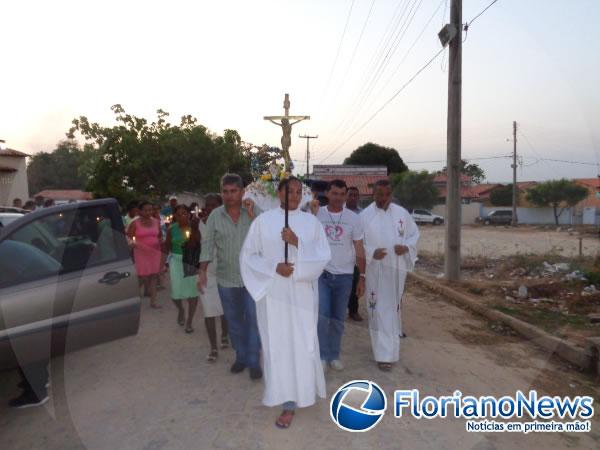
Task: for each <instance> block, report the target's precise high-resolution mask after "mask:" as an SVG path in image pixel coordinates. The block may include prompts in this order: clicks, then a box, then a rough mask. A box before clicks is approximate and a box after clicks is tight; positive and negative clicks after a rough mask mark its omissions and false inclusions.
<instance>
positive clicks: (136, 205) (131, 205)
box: [127, 200, 140, 212]
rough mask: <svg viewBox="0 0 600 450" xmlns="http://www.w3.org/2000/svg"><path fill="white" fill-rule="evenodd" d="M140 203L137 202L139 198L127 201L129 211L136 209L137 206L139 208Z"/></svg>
mask: <svg viewBox="0 0 600 450" xmlns="http://www.w3.org/2000/svg"><path fill="white" fill-rule="evenodd" d="M139 207H140V204H139V203H138V202H137V200H133V201H131V202H129V203H127V212H129V211H132V210H134V209H135V208H139Z"/></svg>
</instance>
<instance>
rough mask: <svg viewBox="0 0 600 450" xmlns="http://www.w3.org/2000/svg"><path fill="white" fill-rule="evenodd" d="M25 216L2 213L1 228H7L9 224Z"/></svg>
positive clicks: (0, 215) (0, 217) (0, 213)
mask: <svg viewBox="0 0 600 450" xmlns="http://www.w3.org/2000/svg"><path fill="white" fill-rule="evenodd" d="M23 216H24V214H19V213H9V212H0V228H2V227H5V226H7V225H8V224H9V223H12V222H14V221H15V220H17V219H20V218H21V217H23Z"/></svg>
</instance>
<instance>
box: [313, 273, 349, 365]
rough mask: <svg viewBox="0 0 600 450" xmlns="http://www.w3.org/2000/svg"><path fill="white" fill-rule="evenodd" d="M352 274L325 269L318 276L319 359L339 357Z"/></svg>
mask: <svg viewBox="0 0 600 450" xmlns="http://www.w3.org/2000/svg"><path fill="white" fill-rule="evenodd" d="M352 275H353V274H351V273H349V274H343V275H334V274H332V273H329V272H327V271H324V272H323V274H322V275H321V276H320V277H319V324H318V328H317V332H318V334H319V348H320V350H321V360H323V361H333V360H334V359H340V348H341V346H342V334H343V333H344V320H345V319H346V308H348V300H349V298H350V291H351V290H352Z"/></svg>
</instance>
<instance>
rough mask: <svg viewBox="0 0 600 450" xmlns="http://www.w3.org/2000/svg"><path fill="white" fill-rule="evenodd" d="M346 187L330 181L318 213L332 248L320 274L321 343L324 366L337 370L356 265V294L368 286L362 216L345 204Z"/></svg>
mask: <svg viewBox="0 0 600 450" xmlns="http://www.w3.org/2000/svg"><path fill="white" fill-rule="evenodd" d="M347 191H348V189H347V187H346V183H345V181H343V180H333V181H331V182H330V183H329V186H328V187H327V191H326V194H327V199H328V205H327V206H325V207H322V208H319V210H318V211H317V213H316V215H317V219H319V221H320V222H321V223H322V224H323V229H324V230H325V235H326V236H327V240H328V242H329V247H330V248H331V261H329V263H328V264H327V266H326V267H325V270H324V271H323V274H322V275H321V277H320V278H319V326H318V332H319V347H320V351H321V361H322V364H323V368H326V367H327V364H329V365H330V366H331V367H332V368H333V369H335V370H343V368H344V366H343V364H342V362H341V361H340V348H341V344H342V335H343V333H344V319H345V318H346V308H348V300H349V298H350V291H351V290H352V278H353V274H354V266H355V265H356V266H358V268H359V274H360V279H359V282H358V285H357V287H356V294H357V296H358V297H361V296H362V294H363V293H364V290H365V278H364V277H365V254H364V247H363V241H362V239H363V228H362V223H361V220H360V217H359V216H358V215H357V214H356V213H354V212H352V211H350V210H349V209H347V208H345V207H344V203H345V202H346V195H347Z"/></svg>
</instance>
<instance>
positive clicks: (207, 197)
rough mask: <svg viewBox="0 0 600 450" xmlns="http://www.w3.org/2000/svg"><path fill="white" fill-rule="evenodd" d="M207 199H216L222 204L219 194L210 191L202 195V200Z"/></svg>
mask: <svg viewBox="0 0 600 450" xmlns="http://www.w3.org/2000/svg"><path fill="white" fill-rule="evenodd" d="M209 199H213V200H216V201H217V202H218V203H219V205H222V204H223V198H222V197H221V194H217V193H214V192H211V193H210V194H206V195H205V196H204V201H205V202H206V200H209Z"/></svg>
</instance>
